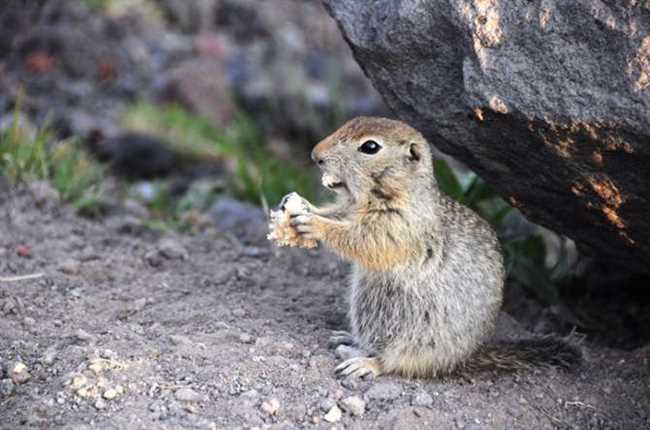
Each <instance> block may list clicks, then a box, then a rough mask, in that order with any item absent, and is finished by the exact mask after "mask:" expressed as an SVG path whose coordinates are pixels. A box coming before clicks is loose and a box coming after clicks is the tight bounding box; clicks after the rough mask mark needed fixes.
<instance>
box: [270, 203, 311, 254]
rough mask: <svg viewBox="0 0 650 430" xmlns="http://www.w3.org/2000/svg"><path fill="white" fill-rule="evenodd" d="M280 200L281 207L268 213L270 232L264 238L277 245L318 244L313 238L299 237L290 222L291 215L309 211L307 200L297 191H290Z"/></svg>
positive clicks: (300, 245) (303, 246)
mask: <svg viewBox="0 0 650 430" xmlns="http://www.w3.org/2000/svg"><path fill="white" fill-rule="evenodd" d="M282 200H283V201H284V205H283V207H282V208H280V209H279V210H276V211H271V213H270V218H271V220H270V223H269V231H270V232H269V234H268V235H267V236H266V238H267V239H268V240H270V241H272V242H275V244H276V245H278V246H293V247H295V246H297V247H300V248H315V247H316V246H318V243H317V242H316V241H315V240H311V239H303V238H302V237H300V235H298V232H296V230H295V229H294V228H293V227H292V226H291V224H290V222H291V216H292V215H301V214H304V213H308V212H309V206H308V204H307V201H306V200H305V199H303V198H302V197H301V196H300V195H299V194H298V193H291V194H289V195H288V196H287V197H286V198H284V199H282Z"/></svg>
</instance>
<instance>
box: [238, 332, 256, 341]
mask: <svg viewBox="0 0 650 430" xmlns="http://www.w3.org/2000/svg"><path fill="white" fill-rule="evenodd" d="M253 340H254V339H253V336H251V335H250V334H248V333H242V334H240V335H239V341H240V342H241V343H253Z"/></svg>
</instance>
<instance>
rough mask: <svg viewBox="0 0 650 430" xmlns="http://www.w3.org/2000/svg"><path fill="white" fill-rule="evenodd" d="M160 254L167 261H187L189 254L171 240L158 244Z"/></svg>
mask: <svg viewBox="0 0 650 430" xmlns="http://www.w3.org/2000/svg"><path fill="white" fill-rule="evenodd" d="M158 250H159V251H160V254H161V255H162V256H163V257H165V258H167V259H169V260H187V259H188V258H189V253H188V252H187V249H185V248H184V247H183V245H181V244H180V243H178V242H176V241H175V240H173V239H163V240H161V241H160V243H159V244H158Z"/></svg>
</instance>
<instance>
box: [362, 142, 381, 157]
mask: <svg viewBox="0 0 650 430" xmlns="http://www.w3.org/2000/svg"><path fill="white" fill-rule="evenodd" d="M380 149H381V146H380V145H379V144H378V143H377V142H375V141H374V140H366V141H365V142H363V144H361V146H360V147H359V152H363V153H364V154H376V153H378V152H379V150H380Z"/></svg>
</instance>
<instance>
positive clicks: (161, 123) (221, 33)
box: [0, 0, 650, 348]
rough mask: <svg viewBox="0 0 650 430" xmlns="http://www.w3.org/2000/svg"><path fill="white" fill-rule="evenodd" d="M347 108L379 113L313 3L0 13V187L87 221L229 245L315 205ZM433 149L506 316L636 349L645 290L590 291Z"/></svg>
mask: <svg viewBox="0 0 650 430" xmlns="http://www.w3.org/2000/svg"><path fill="white" fill-rule="evenodd" d="M358 115H381V116H390V112H388V111H387V109H386V107H385V106H384V105H383V103H382V100H381V98H380V97H379V95H378V94H377V92H376V91H375V90H374V89H373V88H372V86H371V85H370V83H369V81H368V80H367V79H366V78H365V77H364V75H363V72H362V71H361V69H360V68H359V66H358V65H357V63H356V62H355V61H354V59H353V58H352V55H351V53H350V51H349V48H348V46H347V45H346V43H345V41H344V40H343V38H342V36H341V34H340V32H339V30H338V29H337V27H336V24H335V22H334V21H333V20H332V19H331V18H330V17H329V16H328V15H327V13H326V11H325V10H324V8H323V7H322V5H321V4H320V2H319V1H316V0H273V1H255V0H196V1H186V0H79V1H66V0H20V1H19V0H4V1H3V2H2V4H1V5H0V182H1V183H2V184H0V189H2V187H5V188H6V187H14V186H16V185H17V184H23V183H24V184H29V185H27V186H29V187H31V188H32V189H33V190H34V192H35V193H36V194H39V195H41V196H43V198H56V199H60V200H62V201H63V202H65V203H66V204H69V205H72V206H73V207H74V208H75V210H77V211H78V213H79V214H80V215H81V216H85V217H90V218H93V219H95V220H97V221H98V222H101V221H102V219H103V217H105V216H106V215H107V214H109V213H116V212H117V213H123V214H124V217H125V219H126V220H131V219H135V220H137V223H138V225H143V226H145V227H146V228H151V229H161V230H166V229H172V230H178V231H182V232H186V233H187V234H200V232H201V230H202V229H204V228H209V227H210V226H212V225H215V224H216V225H218V226H219V227H221V228H224V229H235V228H236V227H237V226H238V225H240V224H247V227H246V229H244V230H242V231H241V232H240V233H239V234H240V235H241V236H242V237H244V240H246V235H248V234H251V233H250V229H251V227H250V220H251V219H253V218H251V215H250V214H251V213H257V212H256V211H261V210H262V209H259V208H263V209H266V208H268V207H270V206H274V205H275V204H277V202H279V200H280V199H281V197H282V196H283V195H285V194H286V193H288V192H291V191H297V192H298V193H300V194H301V195H303V196H305V197H307V198H308V199H311V200H313V201H316V202H320V201H322V200H324V199H326V198H327V196H326V195H323V194H322V193H321V191H320V189H319V186H318V185H319V178H318V177H317V173H316V171H315V169H313V168H312V166H311V165H310V160H309V156H308V154H309V151H310V149H311V147H312V146H313V145H314V144H315V143H317V142H318V141H319V140H320V139H321V138H322V137H324V136H326V135H327V134H329V133H330V132H331V131H333V130H334V129H336V128H337V127H338V126H340V125H341V124H342V123H343V122H344V121H345V120H346V119H349V118H352V117H354V116H358ZM438 155H439V156H440V159H439V160H438V161H436V175H437V179H438V182H439V184H440V186H441V187H442V188H443V190H445V191H446V192H447V193H448V194H450V195H451V196H452V197H454V198H456V199H458V200H460V201H461V202H463V203H464V204H467V205H468V206H470V207H472V208H474V209H475V210H477V211H478V212H479V213H481V215H482V216H484V217H485V218H486V219H488V220H489V221H490V222H491V223H492V224H493V225H494V226H495V228H496V229H497V231H498V233H499V235H500V237H501V241H502V244H503V247H504V252H505V254H506V260H507V264H508V271H509V277H510V282H509V285H508V291H507V301H506V309H507V310H508V311H509V312H510V313H511V314H513V315H515V317H517V318H518V319H519V320H520V321H521V322H523V323H524V324H525V325H526V326H527V327H528V328H529V329H531V330H533V331H535V332H538V333H547V332H552V331H555V332H560V333H567V332H569V331H571V330H573V329H574V328H576V329H577V330H578V331H580V332H583V333H589V334H592V335H593V336H594V337H593V339H595V341H597V342H603V343H605V344H608V345H614V346H618V347H623V348H634V347H636V346H639V345H640V344H643V342H645V341H647V340H648V339H649V338H650V334H649V332H648V329H647V327H650V324H647V323H648V322H650V321H648V318H649V316H648V315H650V312H648V310H650V306H648V300H647V297H645V296H647V293H642V292H637V291H636V290H622V289H621V290H616V289H611V288H607V289H606V292H604V291H599V290H598V288H594V287H593V284H591V283H588V282H587V281H585V279H586V277H587V276H588V275H589V273H588V271H589V270H590V269H589V267H590V266H589V261H588V259H586V258H584V257H581V256H580V255H578V253H577V251H576V248H575V245H574V244H573V243H572V242H571V241H570V240H569V239H567V238H564V237H560V236H557V235H555V234H553V233H552V232H549V231H547V230H545V229H543V228H541V227H539V226H536V225H533V224H531V223H529V222H527V221H526V220H525V219H524V218H523V217H522V216H521V215H520V214H519V213H518V212H517V211H515V210H513V209H512V208H511V207H510V206H509V205H507V204H506V203H505V202H504V201H503V200H502V199H501V198H500V197H499V196H497V195H496V194H495V193H493V192H492V191H491V190H490V188H489V187H488V186H487V185H486V184H485V183H483V182H482V181H481V180H480V178H478V177H477V176H476V175H474V174H473V173H472V172H470V171H468V170H467V169H465V168H464V167H463V166H462V165H460V164H458V163H456V162H454V161H453V160H450V159H449V158H446V157H444V156H442V155H441V154H438ZM257 228H258V229H259V231H263V230H264V229H265V228H266V226H265V224H264V223H262V224H261V225H259V226H258V227H257ZM262 234H263V233H262ZM588 284H589V285H588ZM641 296H643V297H641Z"/></svg>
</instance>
